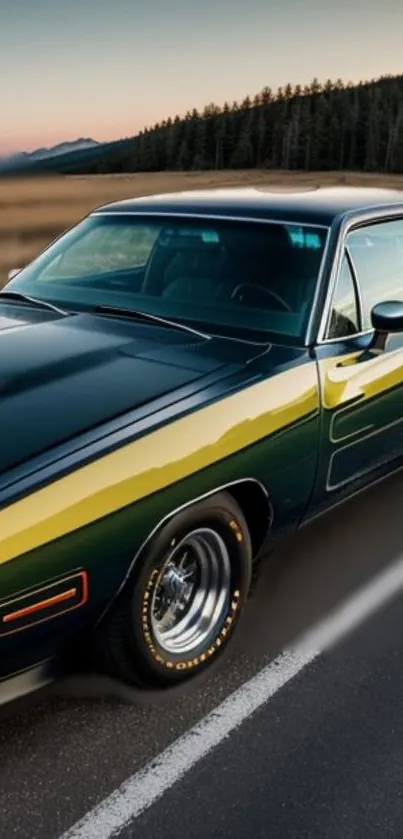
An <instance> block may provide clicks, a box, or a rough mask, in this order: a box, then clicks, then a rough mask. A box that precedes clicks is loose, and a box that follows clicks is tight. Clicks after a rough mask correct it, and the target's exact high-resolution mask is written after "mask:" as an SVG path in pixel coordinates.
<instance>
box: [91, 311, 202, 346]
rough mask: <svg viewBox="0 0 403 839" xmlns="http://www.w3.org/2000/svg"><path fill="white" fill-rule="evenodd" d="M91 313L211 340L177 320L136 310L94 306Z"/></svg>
mask: <svg viewBox="0 0 403 839" xmlns="http://www.w3.org/2000/svg"><path fill="white" fill-rule="evenodd" d="M93 311H94V312H97V313H98V314H100V315H102V314H104V315H116V316H117V317H125V318H131V319H132V320H139V321H145V322H146V323H155V324H156V325H158V326H166V327H169V328H171V329H180V330H181V331H182V332H190V334H191V335H197V336H198V337H199V338H205V339H208V340H210V339H211V335H208V334H207V333H206V332H200V331H199V330H198V329H193V327H192V326H186V325H185V324H184V323H180V322H179V321H177V320H168V319H167V318H160V317H159V315H151V314H150V313H149V312H140V311H138V310H137V309H125V308H123V307H122V308H121V307H120V306H107V305H99V306H95V307H94V309H93Z"/></svg>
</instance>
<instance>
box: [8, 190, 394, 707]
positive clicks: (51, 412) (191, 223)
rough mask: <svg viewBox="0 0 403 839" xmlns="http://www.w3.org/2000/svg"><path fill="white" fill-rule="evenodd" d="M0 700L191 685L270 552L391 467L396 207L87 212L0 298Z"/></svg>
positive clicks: (269, 203) (317, 195)
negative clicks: (109, 684)
mask: <svg viewBox="0 0 403 839" xmlns="http://www.w3.org/2000/svg"><path fill="white" fill-rule="evenodd" d="M0 348H1V353H0V650H1V652H0V702H1V701H3V702H4V701H6V699H8V698H10V697H11V696H15V695H16V694H18V693H21V692H23V691H28V690H32V689H34V688H35V687H37V686H39V685H40V684H43V683H44V682H46V681H47V680H48V679H50V678H52V676H53V675H54V673H55V672H59V671H58V668H59V662H60V661H62V662H63V661H67V660H69V661H71V660H73V661H74V660H75V656H82V655H84V658H85V659H86V660H87V661H88V666H91V667H94V666H95V667H96V668H98V669H100V670H102V671H104V672H108V673H110V674H112V675H113V676H115V677H117V678H118V679H121V680H124V681H125V682H127V683H129V684H132V685H137V686H139V687H144V688H157V687H159V688H161V689H164V688H168V687H169V686H171V685H173V684H177V683H178V682H180V681H183V680H189V679H190V678H192V677H193V676H194V674H196V673H198V672H200V671H202V670H204V669H205V668H207V667H209V665H210V664H211V663H212V662H213V661H215V660H216V659H217V657H218V656H219V655H220V654H221V652H222V651H223V650H224V649H225V648H226V646H227V644H228V642H229V641H230V640H231V639H232V637H233V635H234V631H235V629H236V627H237V625H238V622H239V618H240V616H241V614H242V609H243V606H244V604H245V601H246V599H247V597H248V594H249V591H250V588H251V580H252V579H254V577H255V573H254V571H255V569H257V568H258V567H260V564H261V563H260V560H261V559H262V557H265V556H267V555H269V554H270V552H271V551H272V550H273V548H274V546H275V545H276V544H277V543H278V542H279V540H280V539H282V538H284V536H285V535H287V536H289V535H291V534H292V533H293V532H294V531H296V530H297V529H298V528H299V527H300V526H301V525H302V524H303V523H305V522H306V521H307V520H309V519H310V518H312V517H313V516H316V515H318V514H319V513H324V512H325V511H326V510H327V509H328V508H330V507H331V506H332V505H334V504H335V503H339V502H340V501H341V500H343V499H346V498H348V497H349V496H350V495H351V494H352V493H355V492H357V491H359V490H361V489H362V488H364V487H365V486H367V485H368V484H369V483H371V482H373V481H374V480H376V479H379V478H380V477H383V476H385V475H386V474H388V473H390V472H392V471H393V470H396V469H398V468H400V467H401V466H402V465H403V193H399V192H397V191H396V192H394V191H386V190H365V189H348V188H342V189H317V190H307V191H295V192H290V191H288V192H281V191H278V192H276V191H268V190H266V189H259V188H254V189H249V188H248V189H228V190H217V191H209V192H189V193H183V194H175V195H162V196H154V197H148V198H139V199H136V200H130V201H121V202H118V203H114V204H111V205H109V206H104V207H101V208H99V209H97V210H95V211H94V212H92V213H91V214H90V215H89V216H88V217H87V218H85V219H84V220H82V221H81V222H80V223H79V224H78V225H77V226H75V227H74V228H73V229H71V230H70V231H68V232H66V233H65V234H64V235H63V236H61V237H60V238H59V239H58V240H56V242H54V243H53V244H52V245H51V246H50V247H48V248H47V249H46V250H45V251H44V252H43V253H42V254H41V255H40V256H38V258H36V259H35V260H34V261H33V262H32V263H31V264H29V265H28V266H27V267H26V268H24V269H23V270H21V271H19V272H18V273H17V274H16V275H15V276H14V277H13V278H12V279H11V280H10V281H9V282H8V284H7V285H6V286H5V288H4V289H3V290H2V292H1V293H0Z"/></svg>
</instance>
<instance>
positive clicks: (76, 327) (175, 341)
mask: <svg viewBox="0 0 403 839" xmlns="http://www.w3.org/2000/svg"><path fill="white" fill-rule="evenodd" d="M257 354H258V349H257V348H256V347H252V346H251V345H248V344H242V343H237V342H232V341H231V342H228V341H225V340H222V339H215V338H214V339H212V340H208V339H205V338H203V337H201V336H200V337H199V336H197V335H193V334H191V333H186V332H180V331H179V330H176V329H168V328H165V327H157V326H156V327H154V326H153V325H149V324H143V323H140V322H133V321H128V320H127V319H118V318H111V317H101V316H95V315H91V314H74V315H70V316H67V317H59V316H58V315H55V314H54V313H52V312H46V311H44V310H35V309H31V308H29V307H28V306H25V305H21V306H20V305H17V304H14V303H12V304H11V303H10V304H8V303H7V304H6V305H5V304H2V305H1V311H0V440H1V445H0V473H3V474H4V472H5V471H7V470H9V469H11V468H13V467H15V466H17V465H18V464H21V463H23V462H25V461H26V460H28V459H30V458H32V457H34V456H36V455H38V454H40V453H41V452H44V451H45V450H47V449H50V448H52V447H54V446H56V445H59V444H61V443H63V442H66V441H68V440H69V439H70V438H73V437H74V436H75V435H77V434H80V433H82V432H86V431H89V430H91V429H93V428H96V426H98V425H100V424H102V423H104V422H107V421H109V420H112V419H114V418H117V417H119V416H120V415H123V414H125V413H127V412H128V411H131V410H133V409H136V408H139V407H141V406H142V405H145V404H148V403H150V408H151V409H152V407H153V405H152V403H153V402H156V401H157V400H160V403H161V398H162V399H164V402H165V404H170V403H172V402H175V401H177V400H178V399H179V398H182V397H183V396H184V395H186V393H187V394H189V393H191V392H192V390H193V391H196V390H198V389H200V388H201V387H203V386H206V385H207V384H211V383H212V382H214V381H215V379H219V378H221V377H223V376H224V375H227V374H228V373H230V372H231V368H232V370H236V369H238V368H239V367H241V366H242V367H243V366H244V365H245V363H246V362H247V361H248V360H250V359H251V358H253V357H254V356H256V355H257ZM155 407H156V408H157V402H156V405H155Z"/></svg>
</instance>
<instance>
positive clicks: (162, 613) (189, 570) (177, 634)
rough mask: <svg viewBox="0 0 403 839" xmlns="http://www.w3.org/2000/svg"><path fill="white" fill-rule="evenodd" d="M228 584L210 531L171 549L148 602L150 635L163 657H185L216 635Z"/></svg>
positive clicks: (223, 558) (224, 554)
mask: <svg viewBox="0 0 403 839" xmlns="http://www.w3.org/2000/svg"><path fill="white" fill-rule="evenodd" d="M230 583H231V564H230V558H229V553H228V549H227V546H226V544H225V542H224V540H223V538H222V537H221V536H220V535H219V534H218V533H216V532H215V531H214V530H210V529H209V528H199V529H198V530H193V531H192V532H191V533H189V534H187V535H186V536H185V538H184V539H182V540H181V541H180V542H178V544H177V545H175V546H173V550H172V551H171V553H170V555H169V556H168V558H167V559H166V561H165V562H164V564H163V566H162V568H161V571H160V574H159V576H158V580H157V583H156V587H155V589H154V593H153V596H152V599H151V614H150V619H151V626H152V631H153V634H154V637H155V640H156V642H157V644H158V645H159V646H160V647H161V648H162V650H164V652H165V653H168V654H170V655H191V654H192V653H194V652H195V650H196V649H199V648H200V647H202V646H203V645H208V643H210V641H211V639H213V638H214V637H215V636H216V635H218V633H219V632H220V629H221V626H222V624H223V622H224V620H225V617H226V615H227V613H228V607H229V603H230Z"/></svg>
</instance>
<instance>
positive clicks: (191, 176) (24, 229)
mask: <svg viewBox="0 0 403 839" xmlns="http://www.w3.org/2000/svg"><path fill="white" fill-rule="evenodd" d="M257 184H259V185H260V186H261V185H267V186H269V185H273V186H279V185H281V186H288V185H289V186H292V185H299V186H301V185H309V186H312V185H319V184H326V185H337V184H349V185H360V186H386V187H393V188H398V189H402V190H403V176H381V175H370V174H357V173H344V172H335V173H334V172H326V173H323V172H321V173H312V172H311V173H300V172H299V173H295V172H268V171H263V172H256V171H245V172H244V171H242V172H203V173H199V172H191V173H190V172H189V173H187V172H186V173H185V172H184V173H182V172H179V173H178V172H167V173H161V174H160V173H156V174H138V175H137V174H136V175H112V176H109V175H105V176H95V177H48V178H35V179H26V180H25V179H15V180H14V179H7V178H6V179H2V180H0V286H1V285H3V284H4V282H5V280H6V278H7V272H8V271H9V270H10V269H11V268H15V267H16V268H20V267H22V266H23V265H25V264H26V263H27V262H28V261H29V260H30V259H32V258H33V257H34V256H35V255H36V254H37V253H38V252H39V251H40V250H41V249H42V248H43V247H45V245H47V244H48V243H49V241H51V240H52V239H53V238H55V236H56V235H58V234H59V233H60V232H62V231H63V230H64V229H65V228H67V227H70V226H71V225H72V224H74V223H75V222H76V221H78V220H79V219H80V218H81V217H82V216H84V215H86V214H87V213H88V212H89V211H90V210H92V209H93V208H94V207H96V206H99V205H100V204H104V203H107V202H109V201H114V200H117V199H120V198H130V197H134V196H138V195H151V194H153V193H163V192H173V191H178V190H187V189H203V188H206V187H215V186H216V187H217V186H222V187H225V186H234V185H245V186H246V185H257Z"/></svg>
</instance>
